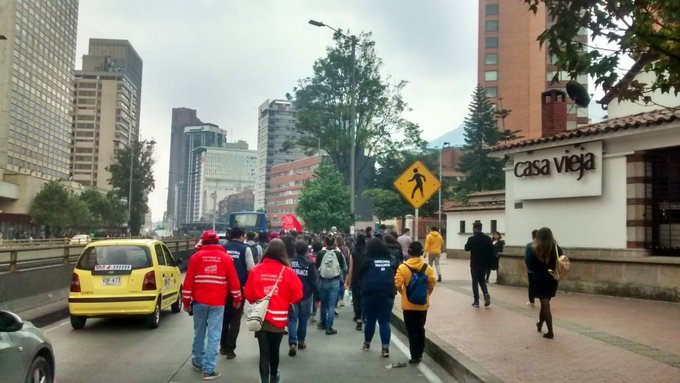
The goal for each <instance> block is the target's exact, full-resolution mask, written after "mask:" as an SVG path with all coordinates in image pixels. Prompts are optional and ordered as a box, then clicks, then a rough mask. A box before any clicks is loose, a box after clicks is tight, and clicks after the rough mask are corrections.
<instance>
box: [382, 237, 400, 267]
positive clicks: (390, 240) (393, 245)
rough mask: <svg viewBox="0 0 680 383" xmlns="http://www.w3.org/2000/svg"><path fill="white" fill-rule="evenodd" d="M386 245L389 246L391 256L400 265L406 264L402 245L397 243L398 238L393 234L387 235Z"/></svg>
mask: <svg viewBox="0 0 680 383" xmlns="http://www.w3.org/2000/svg"><path fill="white" fill-rule="evenodd" d="M383 239H384V240H385V245H387V250H389V252H390V255H392V257H393V258H394V259H395V260H396V261H397V264H398V265H401V264H402V263H404V254H403V253H402V252H401V245H400V244H399V242H398V241H397V237H395V236H393V235H392V234H386V235H385V238H383Z"/></svg>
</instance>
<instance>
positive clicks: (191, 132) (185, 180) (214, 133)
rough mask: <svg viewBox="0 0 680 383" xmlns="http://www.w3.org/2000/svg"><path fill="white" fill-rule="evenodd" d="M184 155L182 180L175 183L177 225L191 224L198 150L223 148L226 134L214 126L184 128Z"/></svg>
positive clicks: (204, 125)
mask: <svg viewBox="0 0 680 383" xmlns="http://www.w3.org/2000/svg"><path fill="white" fill-rule="evenodd" d="M184 136H185V137H184V153H183V158H184V159H185V161H184V163H183V164H182V179H181V180H180V181H179V182H178V183H177V190H176V191H175V193H176V196H177V201H178V205H177V206H175V211H176V212H177V213H178V214H177V217H178V218H177V220H176V221H175V222H177V223H178V224H180V225H181V224H183V223H189V222H193V221H194V220H193V211H194V204H195V203H196V200H195V198H194V195H193V191H194V187H195V185H196V183H197V181H198V177H197V176H198V170H199V168H200V163H198V157H199V155H198V154H199V150H198V148H201V147H203V148H224V146H225V144H226V142H227V139H226V137H227V132H226V131H225V130H223V129H220V128H219V127H218V126H217V125H215V124H202V125H198V126H187V127H186V128H184Z"/></svg>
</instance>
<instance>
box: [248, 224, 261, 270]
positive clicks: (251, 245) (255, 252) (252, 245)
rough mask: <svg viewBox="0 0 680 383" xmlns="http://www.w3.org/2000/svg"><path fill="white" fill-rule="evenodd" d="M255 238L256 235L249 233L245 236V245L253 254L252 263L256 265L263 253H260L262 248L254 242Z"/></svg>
mask: <svg viewBox="0 0 680 383" xmlns="http://www.w3.org/2000/svg"><path fill="white" fill-rule="evenodd" d="M256 236H257V233H255V232H252V231H249V232H248V233H247V234H246V245H248V247H249V248H250V252H251V253H252V254H253V262H254V263H255V264H258V263H260V262H262V255H263V254H264V252H263V251H262V246H260V244H259V243H257V241H255V238H256Z"/></svg>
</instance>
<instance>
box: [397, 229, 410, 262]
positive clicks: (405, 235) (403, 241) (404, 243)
mask: <svg viewBox="0 0 680 383" xmlns="http://www.w3.org/2000/svg"><path fill="white" fill-rule="evenodd" d="M397 242H399V244H400V245H401V253H402V254H403V256H404V259H408V257H409V255H408V247H409V246H411V230H410V229H409V228H406V229H404V231H403V232H402V233H401V235H400V236H399V238H397Z"/></svg>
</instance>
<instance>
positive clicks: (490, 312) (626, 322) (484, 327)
mask: <svg viewBox="0 0 680 383" xmlns="http://www.w3.org/2000/svg"><path fill="white" fill-rule="evenodd" d="M442 271H443V277H444V281H443V282H442V283H440V284H438V287H437V288H436V289H435V292H434V293H433V296H432V298H431V303H432V307H431V308H430V311H429V313H428V318H427V325H426V329H427V330H428V332H430V333H431V334H434V335H435V336H436V340H437V341H438V342H443V343H445V344H444V345H442V346H446V347H447V348H448V349H453V350H454V351H457V352H460V353H461V354H462V355H464V356H465V357H466V358H463V359H465V360H464V361H463V362H462V363H463V364H467V366H466V367H469V371H473V373H471V374H470V376H468V377H467V378H466V377H464V376H461V377H458V376H457V378H458V379H459V380H461V381H464V380H467V379H469V378H471V377H472V378H473V379H472V380H477V379H474V375H477V376H478V377H479V378H480V380H486V381H504V382H643V381H644V382H680V304H678V303H669V302H657V301H646V300H639V299H628V298H618V297H607V296H597V295H587V294H575V293H563V292H559V291H558V294H557V296H556V297H555V298H554V299H553V300H552V312H553V319H554V326H555V329H554V332H555V339H553V340H548V339H544V338H543V337H542V336H541V335H540V334H539V333H538V332H537V331H536V325H535V323H536V322H537V321H538V306H539V303H538V301H536V307H535V308H532V307H530V306H527V305H526V302H527V300H528V299H527V292H526V289H525V288H519V287H510V286H500V285H496V284H495V283H494V280H495V272H493V275H492V277H491V284H490V294H491V306H490V307H488V308H483V307H482V308H479V309H475V308H473V307H471V303H472V287H471V282H470V274H469V262H468V261H467V260H460V259H446V260H443V261H442ZM480 293H481V292H480ZM395 306H397V307H400V306H399V305H398V304H395ZM544 331H545V330H544ZM480 372H481V373H480Z"/></svg>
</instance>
